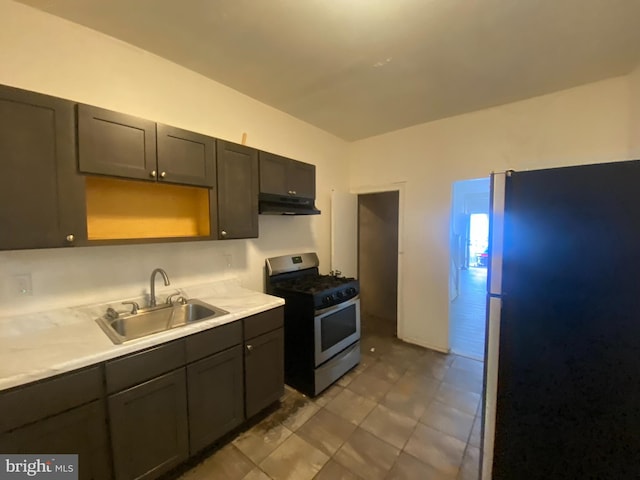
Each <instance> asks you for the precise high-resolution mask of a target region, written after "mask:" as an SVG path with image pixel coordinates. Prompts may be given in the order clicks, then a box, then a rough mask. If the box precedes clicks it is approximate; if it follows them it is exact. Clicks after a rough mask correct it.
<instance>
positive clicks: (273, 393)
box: [244, 328, 284, 418]
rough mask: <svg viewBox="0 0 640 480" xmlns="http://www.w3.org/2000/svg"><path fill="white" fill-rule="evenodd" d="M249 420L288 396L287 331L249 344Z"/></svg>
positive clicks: (254, 340) (268, 334)
mask: <svg viewBox="0 0 640 480" xmlns="http://www.w3.org/2000/svg"><path fill="white" fill-rule="evenodd" d="M244 365H245V391H246V402H245V408H246V416H247V418H250V417H252V416H253V415H255V414H256V413H258V412H260V410H262V409H264V408H265V407H267V406H269V405H271V404H272V403H273V402H275V401H277V400H278V399H279V398H280V397H281V396H282V395H283V394H284V329H282V328H279V329H277V330H274V331H272V332H269V333H265V334H264V335H260V336H258V337H255V338H252V339H249V340H246V341H245V352H244Z"/></svg>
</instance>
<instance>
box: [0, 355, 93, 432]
mask: <svg viewBox="0 0 640 480" xmlns="http://www.w3.org/2000/svg"><path fill="white" fill-rule="evenodd" d="M103 393H104V387H103V382H102V368H101V367H99V366H96V367H91V368H88V369H85V370H80V371H78V372H74V373H69V374H65V375H60V376H59V377H55V378H51V379H47V380H44V381H42V382H37V383H33V384H29V385H26V386H22V387H18V388H15V389H14V390H10V391H8V392H6V393H1V394H0V412H2V414H1V415H0V432H6V431H8V430H12V429H14V428H17V427H20V426H22V425H26V424H27V423H31V422H35V421H37V420H41V419H43V418H46V417H49V416H51V415H55V414H58V413H60V412H63V411H65V410H69V409H71V408H73V407H77V406H78V405H82V404H84V403H88V402H91V401H92V400H96V399H98V398H100V397H101V396H102V395H103Z"/></svg>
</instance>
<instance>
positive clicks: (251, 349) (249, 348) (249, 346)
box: [247, 344, 253, 352]
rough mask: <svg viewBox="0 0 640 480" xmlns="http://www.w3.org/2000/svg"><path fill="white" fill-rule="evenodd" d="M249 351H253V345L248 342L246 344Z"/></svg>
mask: <svg viewBox="0 0 640 480" xmlns="http://www.w3.org/2000/svg"><path fill="white" fill-rule="evenodd" d="M251 351H253V345H251V344H248V345H247V352H251Z"/></svg>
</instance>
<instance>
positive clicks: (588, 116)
mask: <svg viewBox="0 0 640 480" xmlns="http://www.w3.org/2000/svg"><path fill="white" fill-rule="evenodd" d="M629 91H630V82H629V79H628V77H619V78H614V79H610V80H606V81H602V82H598V83H593V84H589V85H585V86H582V87H578V88H574V89H570V90H566V91H562V92H558V93H555V94H551V95H546V96H543V97H537V98H533V99H530V100H526V101H522V102H517V103H512V104H508V105H504V106H500V107H496V108H491V109H486V110H482V111H479V112H474V113H470V114H466V115H460V116H457V117H452V118H448V119H444V120H440V121H436V122H431V123H426V124H422V125H417V126H414V127H410V128H406V129H403V130H399V131H396V132H392V133H389V134H385V135H381V136H378V137H373V138H369V139H365V140H361V141H358V142H355V143H353V144H351V145H350V146H349V159H350V169H351V170H350V179H351V189H352V190H356V189H358V188H361V187H362V186H373V185H383V184H384V185H386V184H389V183H391V182H400V181H405V182H406V186H405V195H406V196H405V202H404V205H405V209H404V212H402V214H403V215H404V225H405V227H404V237H405V238H404V239H403V240H404V254H403V258H402V263H403V278H402V279H401V284H403V285H404V289H403V292H401V298H400V301H401V302H403V306H404V325H405V329H404V338H405V340H407V341H410V342H413V343H417V344H421V345H424V346H429V347H433V348H437V349H440V350H447V349H448V348H449V332H448V305H449V302H448V277H449V252H448V250H449V219H450V214H449V212H450V206H451V185H452V183H453V182H455V181H458V180H463V179H469V178H480V177H485V176H488V175H489V173H490V172H491V171H492V170H495V171H500V170H505V169H519V170H525V169H534V168H543V167H552V166H560V165H571V164H583V163H595V162H606V161H615V160H623V159H627V158H628V157H629V155H630V151H629V150H630V149H629V134H628V129H629V116H630V106H629Z"/></svg>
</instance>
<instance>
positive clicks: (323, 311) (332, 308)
mask: <svg viewBox="0 0 640 480" xmlns="http://www.w3.org/2000/svg"><path fill="white" fill-rule="evenodd" d="M357 300H360V295H356V296H355V297H351V298H350V299H349V300H347V301H346V302H342V303H338V304H337V305H332V306H330V307H327V308H323V309H321V310H316V313H315V316H316V317H320V316H325V315H327V314H329V313H331V312H337V311H338V310H342V309H343V308H346V307H348V306H349V305H353V304H354V303H356V301H357Z"/></svg>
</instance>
